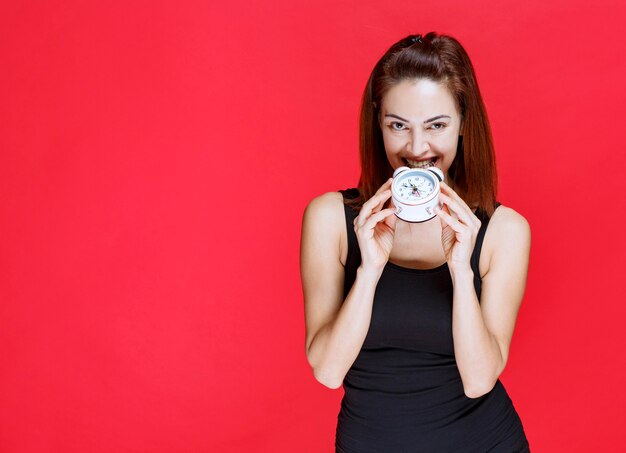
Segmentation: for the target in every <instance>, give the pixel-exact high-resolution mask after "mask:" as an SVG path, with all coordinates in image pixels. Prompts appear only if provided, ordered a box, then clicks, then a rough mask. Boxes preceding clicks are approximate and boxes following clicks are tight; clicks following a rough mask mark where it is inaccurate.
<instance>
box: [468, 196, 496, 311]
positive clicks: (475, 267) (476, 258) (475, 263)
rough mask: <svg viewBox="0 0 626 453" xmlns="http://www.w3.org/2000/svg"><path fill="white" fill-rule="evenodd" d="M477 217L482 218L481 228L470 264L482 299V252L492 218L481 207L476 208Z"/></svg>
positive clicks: (477, 293) (478, 293) (477, 291)
mask: <svg viewBox="0 0 626 453" xmlns="http://www.w3.org/2000/svg"><path fill="white" fill-rule="evenodd" d="M498 206H500V203H499V202H496V208H497V207H498ZM476 217H478V219H479V220H480V230H478V235H477V236H476V244H475V245H474V251H473V253H472V258H471V260H470V264H471V267H472V271H474V289H476V295H477V296H478V299H479V300H480V287H481V285H480V270H479V263H480V252H481V250H482V248H483V241H484V239H485V233H486V232H487V226H488V225H489V220H491V218H490V217H489V216H488V215H487V213H486V212H485V211H483V210H482V209H480V208H478V209H477V210H476Z"/></svg>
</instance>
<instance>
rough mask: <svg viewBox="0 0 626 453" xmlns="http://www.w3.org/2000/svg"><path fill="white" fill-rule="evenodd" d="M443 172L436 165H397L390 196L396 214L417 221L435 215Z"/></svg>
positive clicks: (404, 218)
mask: <svg viewBox="0 0 626 453" xmlns="http://www.w3.org/2000/svg"><path fill="white" fill-rule="evenodd" d="M440 181H443V172H442V171H441V170H440V169H439V168H437V167H429V168H409V167H399V168H396V170H395V171H394V172H393V182H392V183H391V198H392V200H393V204H394V206H395V207H396V213H395V214H396V216H397V217H398V218H400V219H402V220H404V221H406V222H411V223H419V222H426V221H427V220H430V219H432V218H433V217H435V215H436V214H435V212H434V208H435V206H440V203H439V192H440V190H441V186H440V184H439V182H440Z"/></svg>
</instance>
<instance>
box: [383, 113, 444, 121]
mask: <svg viewBox="0 0 626 453" xmlns="http://www.w3.org/2000/svg"><path fill="white" fill-rule="evenodd" d="M388 116H390V117H392V118H396V119H399V120H400V121H404V122H405V123H410V121H409V120H406V119H404V118H402V117H401V116H398V115H394V114H393V113H387V114H386V115H385V118H386V117H388ZM441 118H448V119H452V117H451V116H450V115H437V116H433V117H432V118H430V119H427V120H426V121H424V124H426V123H430V122H432V121H435V120H438V119H441Z"/></svg>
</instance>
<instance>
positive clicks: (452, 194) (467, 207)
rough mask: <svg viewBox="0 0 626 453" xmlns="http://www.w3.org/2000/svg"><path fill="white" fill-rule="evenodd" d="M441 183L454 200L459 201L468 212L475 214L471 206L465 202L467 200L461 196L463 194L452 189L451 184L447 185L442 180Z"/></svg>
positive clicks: (443, 189) (442, 187)
mask: <svg viewBox="0 0 626 453" xmlns="http://www.w3.org/2000/svg"><path fill="white" fill-rule="evenodd" d="M440 184H441V189H442V191H443V192H445V193H446V195H448V196H449V197H451V198H452V199H453V200H455V201H456V202H457V203H459V205H460V206H461V207H462V208H463V210H465V212H467V213H468V214H470V215H474V213H473V212H472V210H471V209H470V207H469V206H468V205H467V203H465V200H463V198H461V196H460V195H459V194H458V193H456V192H455V191H454V190H453V189H452V187H450V186H449V185H447V184H446V183H445V182H443V181H441V182H440Z"/></svg>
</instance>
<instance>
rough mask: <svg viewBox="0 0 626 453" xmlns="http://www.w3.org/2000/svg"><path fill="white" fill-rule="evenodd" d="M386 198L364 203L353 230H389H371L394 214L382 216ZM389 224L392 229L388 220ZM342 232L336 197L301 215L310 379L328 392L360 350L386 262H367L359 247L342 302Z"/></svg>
mask: <svg viewBox="0 0 626 453" xmlns="http://www.w3.org/2000/svg"><path fill="white" fill-rule="evenodd" d="M386 185H387V184H386ZM383 187H384V186H383ZM381 189H382V188H381ZM387 198H389V196H388V194H386V193H385V192H380V191H379V193H377V195H375V196H374V197H373V198H372V199H371V200H369V201H368V203H369V205H367V203H366V205H364V207H363V209H362V210H361V214H360V215H359V217H358V218H357V222H356V223H357V224H358V223H359V221H360V225H355V229H358V228H359V227H360V228H361V230H362V231H363V230H366V229H371V230H375V229H376V228H382V229H383V230H384V229H385V228H387V229H390V227H389V226H388V225H387V226H386V227H385V224H384V222H381V223H383V225H382V226H379V227H377V226H376V225H377V224H378V222H380V221H381V220H384V219H385V218H387V217H389V216H390V215H391V214H393V212H394V209H386V210H382V206H383V204H384V201H385V200H386V199H387ZM390 222H391V223H392V224H394V223H393V220H392V221H390ZM345 229H346V224H345V218H344V208H343V201H342V198H341V194H338V193H328V194H325V195H322V196H321V197H318V198H316V199H314V200H313V201H312V202H311V203H310V204H309V206H308V207H307V209H306V210H305V213H304V219H303V222H302V240H301V249H300V270H301V276H302V287H303V292H304V305H305V324H306V344H305V347H306V354H307V360H308V361H309V364H310V365H311V367H312V368H313V373H314V375H315V378H316V379H317V380H318V381H319V382H321V383H322V384H324V385H325V386H327V387H330V388H338V387H340V386H341V384H342V382H343V378H344V376H345V375H346V373H347V372H348V370H349V369H350V367H351V366H352V364H353V363H354V360H355V359H356V357H357V356H358V354H359V352H360V350H361V347H362V346H363V342H364V341H365V337H366V335H367V331H368V329H369V325H370V320H371V316H372V305H373V301H374V293H375V290H376V285H377V284H378V280H379V278H380V275H381V274H382V269H383V267H384V263H386V258H385V259H384V260H382V258H384V256H383V257H382V258H381V257H378V258H379V259H378V260H376V259H370V256H371V253H368V249H367V247H362V255H363V252H365V254H366V256H365V259H363V261H362V264H361V266H360V267H359V268H358V270H357V276H356V281H355V283H354V285H353V286H352V289H351V290H350V292H349V293H348V295H347V297H346V299H345V301H344V300H343V282H344V274H345V271H344V266H343V264H342V262H341V249H342V240H343V244H344V245H343V246H344V247H346V245H345V244H347V238H346V237H345ZM387 233H389V232H387ZM391 233H393V231H391ZM342 236H343V237H342ZM363 236H364V235H363V234H361V237H362V238H363ZM370 239H371V238H370ZM387 239H389V238H387ZM387 258H388V253H387ZM380 262H382V263H383V265H382V266H381V265H379V263H380Z"/></svg>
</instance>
